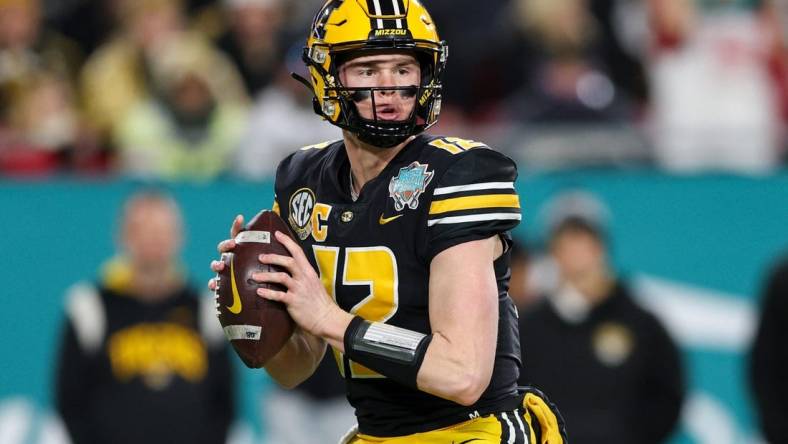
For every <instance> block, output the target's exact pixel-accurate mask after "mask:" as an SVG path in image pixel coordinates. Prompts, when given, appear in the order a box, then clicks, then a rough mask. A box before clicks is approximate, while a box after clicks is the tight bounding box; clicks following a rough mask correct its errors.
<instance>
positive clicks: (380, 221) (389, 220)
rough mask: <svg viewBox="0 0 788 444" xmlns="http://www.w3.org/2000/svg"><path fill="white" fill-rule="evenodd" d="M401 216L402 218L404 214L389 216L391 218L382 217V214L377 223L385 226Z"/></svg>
mask: <svg viewBox="0 0 788 444" xmlns="http://www.w3.org/2000/svg"><path fill="white" fill-rule="evenodd" d="M402 216H404V214H398V215H396V216H391V217H383V214H381V215H380V220H378V222H379V223H380V224H381V225H386V224H387V223H389V222H393V221H394V220H396V219H399V218H400V217H402Z"/></svg>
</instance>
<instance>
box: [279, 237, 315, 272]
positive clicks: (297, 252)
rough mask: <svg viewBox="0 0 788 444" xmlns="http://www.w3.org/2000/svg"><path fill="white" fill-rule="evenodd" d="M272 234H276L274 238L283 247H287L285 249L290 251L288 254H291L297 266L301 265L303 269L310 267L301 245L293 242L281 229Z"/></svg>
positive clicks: (309, 268)
mask: <svg viewBox="0 0 788 444" xmlns="http://www.w3.org/2000/svg"><path fill="white" fill-rule="evenodd" d="M274 236H276V239H277V240H278V241H279V242H281V243H282V245H284V246H285V248H287V251H289V252H290V255H291V256H293V259H295V262H296V264H298V266H299V267H301V268H302V269H304V270H311V269H312V265H311V264H310V263H309V260H307V258H306V256H305V255H304V250H302V249H301V247H300V246H299V245H298V244H297V243H295V241H294V240H293V239H292V238H291V237H290V236H288V235H286V234H285V233H282V232H281V231H277V232H276V233H274Z"/></svg>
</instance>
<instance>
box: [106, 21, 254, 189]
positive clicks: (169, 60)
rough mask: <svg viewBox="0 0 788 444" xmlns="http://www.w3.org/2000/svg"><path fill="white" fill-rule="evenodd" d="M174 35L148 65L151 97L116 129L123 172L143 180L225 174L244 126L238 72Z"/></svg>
mask: <svg viewBox="0 0 788 444" xmlns="http://www.w3.org/2000/svg"><path fill="white" fill-rule="evenodd" d="M181 37H182V38H174V39H171V40H170V41H168V42H167V43H166V44H164V45H162V46H160V47H159V48H158V50H157V51H158V52H157V56H156V58H155V59H154V60H153V61H152V62H151V66H150V74H151V79H150V81H151V86H152V87H153V88H154V90H155V91H157V92H158V94H157V95H156V96H148V97H146V98H142V99H141V100H139V101H138V102H137V103H136V104H134V105H132V106H131V108H130V109H129V111H128V113H126V114H125V116H124V117H123V118H122V119H121V120H120V121H119V123H118V124H117V126H116V131H115V134H114V136H115V144H116V146H117V148H118V151H119V153H118V160H119V167H120V169H121V170H122V171H123V172H124V173H126V174H131V175H135V176H142V177H157V178H163V179H194V180H205V179H211V178H215V177H217V176H218V175H220V174H222V173H224V172H225V171H227V169H228V168H229V166H230V161H231V158H232V155H233V153H234V151H235V150H236V149H237V148H238V145H239V143H240V141H241V136H242V132H243V129H244V127H245V125H246V105H245V103H243V102H241V101H239V100H238V97H237V95H236V94H233V93H232V90H233V88H234V87H235V86H237V85H239V83H240V81H239V80H238V76H237V73H236V72H235V70H234V68H233V66H232V64H231V63H230V62H229V60H227V59H226V58H225V57H224V56H223V55H222V54H220V53H218V52H217V51H216V50H214V49H213V48H211V47H210V46H208V45H207V44H205V42H203V41H201V40H195V39H192V38H189V37H188V36H186V35H182V36H181Z"/></svg>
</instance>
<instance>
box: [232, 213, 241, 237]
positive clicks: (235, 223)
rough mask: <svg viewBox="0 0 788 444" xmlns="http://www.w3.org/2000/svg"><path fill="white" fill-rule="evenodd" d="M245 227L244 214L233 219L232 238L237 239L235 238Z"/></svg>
mask: <svg viewBox="0 0 788 444" xmlns="http://www.w3.org/2000/svg"><path fill="white" fill-rule="evenodd" d="M243 226H244V217H243V215H242V214H239V215H237V216H235V219H233V226H232V227H231V228H230V237H231V238H233V239H235V236H237V235H238V233H240V232H241V228H243Z"/></svg>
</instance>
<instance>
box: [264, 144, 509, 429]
mask: <svg viewBox="0 0 788 444" xmlns="http://www.w3.org/2000/svg"><path fill="white" fill-rule="evenodd" d="M516 176H517V171H516V167H515V164H514V162H513V161H512V160H511V159H509V158H507V157H506V156H504V155H502V154H500V153H498V152H496V151H494V150H492V149H490V148H489V147H487V146H486V145H484V144H482V143H478V142H473V141H469V140H463V139H458V138H451V137H435V136H429V135H426V134H422V135H419V136H417V137H416V138H415V139H414V140H413V141H412V142H410V143H409V144H408V145H407V146H406V147H404V148H403V149H402V150H401V151H400V152H399V153H398V154H397V155H396V157H395V158H394V159H392V160H391V162H389V164H388V165H387V166H386V167H385V169H384V170H383V171H382V172H381V173H380V175H378V177H376V178H375V179H373V180H371V181H369V182H368V183H366V184H365V185H364V188H363V189H362V190H361V192H360V195H359V196H358V198H357V200H356V201H353V199H352V197H351V192H350V164H349V161H348V157H347V153H346V151H345V146H344V143H343V142H342V141H337V142H333V143H323V144H319V145H314V146H310V147H305V148H302V149H301V150H299V151H297V152H296V153H294V154H292V155H290V156H289V157H287V158H286V159H285V160H284V161H282V163H281V164H280V165H279V168H278V170H277V175H276V203H275V210H278V211H279V213H280V215H281V216H282V218H283V219H284V220H285V221H287V223H288V224H289V225H290V227H291V228H292V230H293V233H294V235H295V237H297V239H298V240H299V241H300V243H301V246H302V247H303V249H304V251H305V253H306V256H307V257H308V258H309V260H310V262H311V263H312V265H313V266H314V267H315V269H316V270H317V271H318V273H319V274H320V278H321V280H322V282H323V284H324V285H325V288H326V290H327V292H328V294H329V295H330V296H331V297H333V298H334V299H335V300H336V302H337V304H338V305H339V306H340V307H341V308H342V309H343V310H346V311H348V312H350V313H353V314H356V315H359V316H361V317H363V318H365V319H367V320H369V321H374V322H385V323H387V324H391V325H396V326H398V327H402V328H406V329H409V330H414V331H418V332H422V333H424V334H429V333H430V332H431V330H430V322H429V311H428V303H429V278H430V262H431V261H432V258H433V257H435V256H436V255H437V254H439V253H440V252H441V251H443V250H445V249H447V248H449V247H452V246H454V245H458V244H460V243H463V242H468V241H473V240H478V239H484V238H488V237H490V236H494V235H496V234H498V235H500V236H501V238H502V239H503V240H504V241H505V242H506V243H507V244H508V243H509V242H510V237H509V234H508V231H509V230H511V229H512V228H513V227H514V226H515V225H517V223H518V222H519V221H520V217H521V216H520V205H519V198H518V196H517V193H516V192H515V189H514V180H515V178H516ZM494 268H495V274H496V279H497V282H498V300H499V313H500V317H499V323H498V343H497V350H496V357H495V365H494V370H493V376H492V381H491V383H490V385H489V387H488V388H487V389H486V391H485V392H484V394H483V395H482V397H481V398H480V399H479V401H478V402H477V403H476V404H475V405H474V406H471V407H465V406H461V405H459V404H456V403H454V402H451V401H448V400H445V399H442V398H438V397H436V396H433V395H430V394H427V393H425V392H422V391H419V390H415V389H412V388H409V387H405V386H403V385H401V384H398V383H396V382H394V381H391V380H389V379H387V378H385V377H383V376H382V375H379V374H377V373H376V372H374V371H372V370H370V369H367V368H365V367H363V366H361V365H359V364H357V363H355V362H352V361H349V360H348V359H347V358H346V357H344V356H343V355H342V354H341V353H339V352H337V351H336V350H334V355H335V357H336V359H337V363H338V365H339V371H340V373H341V374H342V376H343V377H344V378H345V380H346V382H347V393H348V399H349V401H350V403H351V404H352V405H353V406H354V407H355V409H356V416H357V417H358V422H359V429H360V431H361V432H362V433H364V434H369V435H373V436H398V435H406V434H410V433H415V432H421V431H426V430H431V429H435V428H439V427H444V426H447V425H449V424H453V423H457V422H461V421H465V420H468V419H469V418H470V417H473V416H475V415H479V414H484V412H489V411H495V409H496V408H497V406H500V405H502V403H507V402H508V401H509V400H511V399H513V398H514V397H515V396H516V383H517V378H518V375H519V365H520V344H519V334H518V331H517V328H518V327H517V319H516V318H517V314H516V309H515V308H514V305H513V303H512V301H511V299H510V298H509V296H508V294H507V290H508V279H509V257H508V254H504V255H503V256H501V257H500V258H499V259H498V260H496V261H495V264H494ZM473 313H474V309H473V307H468V311H467V315H468V316H473V315H474V314H473ZM458 321H459V322H462V320H461V319H459V320H458ZM512 408H514V407H512Z"/></svg>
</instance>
